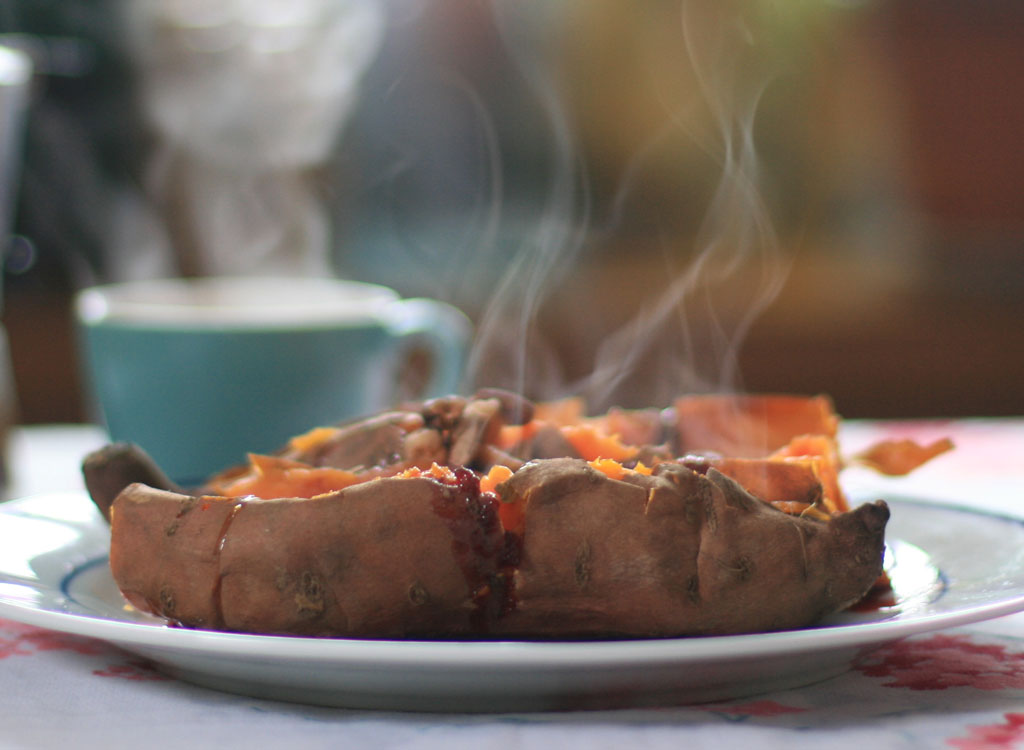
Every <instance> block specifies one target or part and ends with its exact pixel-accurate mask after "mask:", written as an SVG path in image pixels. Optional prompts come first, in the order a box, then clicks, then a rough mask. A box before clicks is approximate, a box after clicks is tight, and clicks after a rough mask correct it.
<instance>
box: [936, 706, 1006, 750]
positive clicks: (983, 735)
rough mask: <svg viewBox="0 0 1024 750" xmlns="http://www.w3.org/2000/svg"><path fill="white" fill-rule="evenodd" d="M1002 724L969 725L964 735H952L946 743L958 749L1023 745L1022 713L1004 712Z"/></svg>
mask: <svg viewBox="0 0 1024 750" xmlns="http://www.w3.org/2000/svg"><path fill="white" fill-rule="evenodd" d="M1004 718H1005V719H1006V721H1005V722H1003V723H1002V724H989V725H985V726H969V727H967V729H968V732H969V733H968V735H967V736H966V737H954V738H953V739H950V740H947V741H946V744H947V745H949V746H950V747H955V748H958V750H1013V748H1019V747H1024V713H1011V714H1006V715H1005V717H1004Z"/></svg>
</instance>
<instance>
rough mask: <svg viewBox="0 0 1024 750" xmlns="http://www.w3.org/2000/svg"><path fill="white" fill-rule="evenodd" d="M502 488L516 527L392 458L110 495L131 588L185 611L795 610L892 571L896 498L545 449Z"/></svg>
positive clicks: (639, 627) (397, 615)
mask: <svg viewBox="0 0 1024 750" xmlns="http://www.w3.org/2000/svg"><path fill="white" fill-rule="evenodd" d="M498 493H499V495H500V498H501V502H503V503H506V504H509V503H513V504H520V505H521V506H522V516H521V518H522V524H521V528H520V529H517V530H515V533H512V531H511V530H508V531H507V530H505V529H503V528H502V526H501V524H500V523H499V522H498V521H497V514H496V513H495V512H494V510H493V508H492V507H491V505H492V504H494V503H496V502H497V499H496V498H487V497H484V496H481V495H479V493H476V492H475V491H474V488H473V486H472V483H469V484H468V485H466V486H459V487H453V486H450V485H445V484H443V483H441V482H438V481H435V480H433V479H428V478H424V477H420V478H390V479H380V480H375V481H372V482H367V483H365V484H361V485H356V486H353V487H349V488H346V489H344V490H341V491H339V492H335V493H330V494H327V495H322V496H318V497H315V498H312V499H294V498H291V499H289V498H285V499H278V500H255V499H238V498H234V499H232V498H210V497H198V498H196V497H189V496H187V495H181V494H179V493H173V492H167V491H161V490H155V489H151V488H148V487H145V486H143V485H132V486H131V487H129V488H127V489H126V490H125V491H124V492H122V493H121V494H120V495H119V496H118V497H117V499H116V500H115V502H114V505H113V513H112V527H111V535H112V541H111V569H112V571H113V573H114V577H115V580H116V581H117V583H118V585H119V586H120V587H121V589H122V591H124V593H125V596H126V597H127V598H128V599H129V601H131V602H132V603H133V604H134V605H135V606H137V607H139V608H141V609H146V610H148V611H153V612H155V613H157V614H161V615H164V616H166V617H168V618H171V619H173V620H176V621H177V622H179V623H181V624H184V625H187V626H193V627H211V628H218V629H227V630H234V631H239V632H253V633H293V634H301V635H323V636H328V635H330V636H347V637H410V636H416V637H442V638H444V637H517V638H564V637H616V636H630V637H656V636H682V635H703V634H711V633H716V634H725V633H742V632H754V631H765V630H773V629H780V628H790V627H800V626H804V625H807V624H809V623H811V622H814V621H815V620H817V619H818V618H819V617H821V616H822V615H824V614H827V613H829V612H832V611H835V610H838V609H841V608H843V607H844V606H847V605H848V604H850V603H852V602H853V601H856V600H857V599H858V598H860V597H861V596H862V595H863V594H864V593H865V592H866V591H867V590H868V589H869V588H870V586H871V584H872V583H873V582H874V580H875V579H876V578H877V576H878V574H879V573H880V572H881V562H882V544H883V541H882V536H883V531H884V525H885V520H886V519H887V517H888V510H887V509H886V508H885V505H884V503H879V504H875V505H869V506H862V508H860V509H858V510H857V511H855V512H854V513H851V514H845V515H843V516H839V517H836V518H834V519H833V520H831V521H829V522H828V523H824V522H821V521H816V520H812V519H807V518H798V517H793V516H790V515H787V514H785V513H782V512H780V511H777V510H775V509H773V508H771V507H770V506H768V505H767V504H765V503H763V502H761V501H760V500H757V499H755V498H753V497H752V496H751V495H749V494H748V493H747V492H746V491H745V490H743V489H742V488H741V487H740V486H739V485H738V484H736V483H735V482H734V481H733V480H731V479H729V478H727V477H725V476H724V475H722V474H720V473H718V472H717V471H715V470H714V469H710V470H708V471H707V473H706V474H702V473H698V472H695V471H692V470H691V469H689V468H687V467H685V466H683V465H679V464H665V465H663V466H662V467H659V469H658V470H656V472H655V474H654V475H651V476H644V475H641V474H634V473H631V474H630V475H629V476H628V477H627V478H626V480H625V481H617V480H612V479H609V478H607V477H606V476H604V475H603V474H601V473H600V472H597V471H595V470H594V469H592V468H591V467H590V466H589V465H588V464H587V463H586V462H585V461H582V460H578V459H550V460H542V461H535V462H531V463H529V464H527V465H526V466H524V467H523V468H522V469H520V470H519V471H517V472H515V473H514V474H513V475H512V477H511V478H510V479H508V480H507V481H506V482H504V483H503V484H501V485H499V486H498ZM510 539H512V541H513V542H514V543H511V544H510ZM513 552H514V554H512V553H513ZM511 571H514V572H511Z"/></svg>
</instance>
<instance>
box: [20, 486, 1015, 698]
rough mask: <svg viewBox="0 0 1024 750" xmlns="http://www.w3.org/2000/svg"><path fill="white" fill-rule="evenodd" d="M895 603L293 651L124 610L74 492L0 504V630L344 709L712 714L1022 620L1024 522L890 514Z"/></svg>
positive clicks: (197, 679)
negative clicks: (64, 639) (621, 631)
mask: <svg viewBox="0 0 1024 750" xmlns="http://www.w3.org/2000/svg"><path fill="white" fill-rule="evenodd" d="M891 508H892V519H891V521H890V526H889V530H888V534H887V537H888V539H889V552H890V554H889V565H890V566H891V567H890V575H891V576H892V578H893V582H894V587H895V590H896V593H897V595H898V599H899V602H898V604H896V605H895V606H886V607H881V608H878V609H875V610H873V611H869V612H862V613H859V614H850V613H846V614H843V615H841V616H838V617H835V618H832V619H831V620H830V621H829V622H827V623H823V624H822V625H821V626H820V627H816V628H810V629H806V630H797V631H787V632H779V633H767V634H760V635H741V636H726V637H709V638H677V639H664V640H634V641H601V642H594V641H589V642H541V643H536V642H425V641H359V640H346V639H316V638H290V637H272V636H257V635H242V634H234V633H219V632H210V631H199V630H186V629H182V628H173V627H167V626H165V625H163V624H162V621H158V620H156V619H154V618H151V617H147V616H145V615H142V614H140V613H138V612H135V611H134V610H132V609H131V608H128V607H126V606H125V604H124V601H123V599H122V598H121V595H120V594H119V593H118V591H117V589H116V587H115V586H114V583H113V581H112V580H111V577H110V573H109V571H108V569H107V564H106V563H107V545H108V541H109V535H108V532H107V529H106V525H105V523H104V522H103V521H102V519H101V518H100V516H99V514H98V513H97V512H96V511H95V509H94V508H93V506H92V504H91V502H90V501H89V500H88V498H86V497H85V496H84V495H81V494H61V495H41V496H36V497H31V498H26V499H23V500H15V501H11V502H8V503H6V504H2V505H0V617H7V618H10V619H14V620H19V621H22V622H25V623H29V624H33V625H38V626H42V627H45V628H50V629H53V630H58V631H64V632H68V633H77V634H80V635H85V636H92V637H95V638H101V639H103V640H106V641H109V642H111V643H114V644H116V645H118V646H120V647H121V648H124V649H126V650H127V651H130V652H133V653H136V654H140V655H142V656H145V657H147V658H149V659H151V660H153V661H154V662H155V663H156V664H157V665H158V666H160V668H161V669H163V670H164V671H166V672H167V673H169V674H171V675H174V676H176V677H180V678H181V679H183V680H187V681H190V682H194V683H197V684H200V685H205V686H208V687H212V688H216V689H220V690H226V691H230V692H236V693H242V694H246V695H252V696H257V697H265V698H274V699H280V700H288V701H297V702H305V703H315V704H323V705H333V706H347V707H352V708H378V709H400V710H430V711H526V710H559V709H575V708H597V707H618V706H637V705H657V704H669V703H679V702H694V701H711V700H721V699H726V698H736V697H740V696H744V695H753V694H757V693H763V692H768V691H772V690H778V689H784V688H790V687H796V686H799V685H806V684H810V683H812V682H815V681H818V680H822V679H825V678H828V677H831V676H834V675H837V674H840V673H842V672H844V671H846V670H847V669H849V668H850V665H851V663H852V662H853V660H854V659H856V658H857V657H858V656H860V655H862V654H864V653H866V652H869V651H871V650H872V649H875V648H878V647H879V646H881V645H883V644H886V643H889V642H891V641H894V640H898V639H900V638H904V637H906V636H909V635H914V634H917V633H923V632H928V631H933V630H938V629H941V628H946V627H951V626H956V625H964V624H967V623H971V622H977V621H980V620H985V619H988V618H992V617H997V616H1000V615H1005V614H1010V613H1013V612H1017V611H1020V610H1024V520H1021V519H1019V518H1008V517H1002V516H996V515H988V514H984V513H979V512H977V511H971V510H965V509H960V508H954V507H950V506H944V505H938V504H931V503H928V502H925V501H922V500H919V499H902V500H894V501H891Z"/></svg>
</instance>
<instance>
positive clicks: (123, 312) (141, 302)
mask: <svg viewBox="0 0 1024 750" xmlns="http://www.w3.org/2000/svg"><path fill="white" fill-rule="evenodd" d="M396 299H398V294H397V293H396V292H395V291H394V290H392V289H388V288H387V287H382V286H377V285H374V284H363V283H360V282H354V281H344V280H340V279H320V278H271V277H251V278H249V277H240V278H201V279H158V280H150V281H135V282H125V283H121V284H110V285H106V286H98V287H92V288H90V289H86V290H84V291H82V292H81V293H80V294H79V295H78V299H77V303H76V311H77V314H78V317H79V319H80V320H81V322H83V323H84V324H86V325H103V324H114V325H133V326H146V327H156V328H161V327H167V328H183V327H184V328H193V327H195V328H203V327H208V326H212V327H223V326H230V327H236V328H246V327H254V328H267V327H272V328H276V327H294V326H317V325H332V324H339V323H351V322H356V321H359V320H363V319H368V318H373V317H374V316H375V315H376V314H377V313H378V312H379V311H380V309H381V307H382V306H384V305H387V304H388V303H391V302H393V301H394V300H396Z"/></svg>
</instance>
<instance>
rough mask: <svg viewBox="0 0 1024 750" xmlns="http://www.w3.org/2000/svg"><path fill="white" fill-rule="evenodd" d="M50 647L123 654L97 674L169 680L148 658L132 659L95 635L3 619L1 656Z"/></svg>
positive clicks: (92, 653)
mask: <svg viewBox="0 0 1024 750" xmlns="http://www.w3.org/2000/svg"><path fill="white" fill-rule="evenodd" d="M46 651H70V652H73V653H76V654H81V655H83V656H99V657H103V656H108V657H115V658H116V657H123V658H120V659H118V660H116V661H115V660H111V661H110V662H109V663H108V664H107V665H106V666H105V667H104V668H103V669H94V670H93V672H92V673H93V674H94V675H96V676H97V677H115V678H119V679H125V680H134V681H142V680H169V679H171V678H170V677H167V676H166V675H163V674H160V673H159V672H157V671H156V669H155V668H154V667H153V666H152V665H151V664H149V663H148V662H146V661H144V660H141V659H129V658H128V657H127V655H126V654H122V652H121V651H119V650H117V649H115V648H114V647H112V646H110V645H108V644H106V643H104V642H103V641H99V640H96V639H94V638H86V637H85V636H80V635H73V634H71V633H60V632H57V631H54V630H46V629H45V628H37V627H35V626H33V625H25V624H23V623H20V622H13V621H12V620H4V619H0V660H3V659H6V658H8V657H11V656H19V657H25V656H33V655H35V654H38V653H41V652H46Z"/></svg>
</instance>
